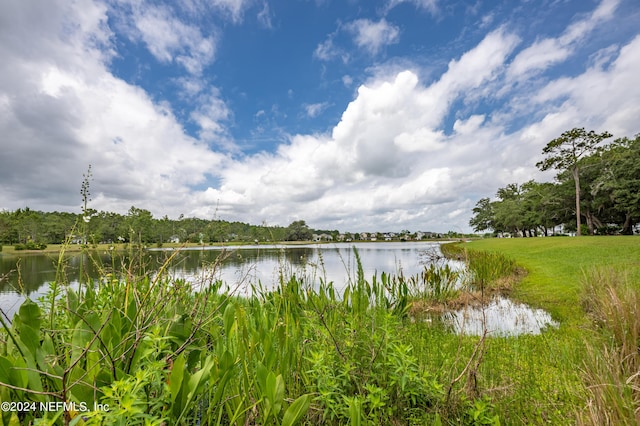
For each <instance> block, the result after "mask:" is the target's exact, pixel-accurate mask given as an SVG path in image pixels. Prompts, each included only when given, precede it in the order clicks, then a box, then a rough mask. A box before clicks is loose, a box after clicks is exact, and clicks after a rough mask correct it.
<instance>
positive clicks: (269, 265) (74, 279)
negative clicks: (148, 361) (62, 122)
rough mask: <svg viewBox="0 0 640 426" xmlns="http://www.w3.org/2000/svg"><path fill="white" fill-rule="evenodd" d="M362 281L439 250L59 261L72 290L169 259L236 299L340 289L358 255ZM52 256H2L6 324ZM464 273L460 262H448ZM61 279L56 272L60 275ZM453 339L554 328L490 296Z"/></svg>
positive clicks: (327, 248) (415, 264) (408, 268)
mask: <svg viewBox="0 0 640 426" xmlns="http://www.w3.org/2000/svg"><path fill="white" fill-rule="evenodd" d="M354 248H355V249H357V253H358V255H359V257H360V260H361V264H362V268H363V270H364V275H365V278H366V279H370V278H371V277H372V276H373V275H375V274H377V275H378V276H380V274H381V273H382V272H386V273H389V274H397V273H399V272H400V271H402V273H403V274H404V275H405V276H411V275H415V274H417V273H419V272H420V271H421V270H422V268H423V267H424V266H425V265H427V264H428V263H429V261H430V259H431V256H430V255H434V254H436V255H437V254H440V249H439V244H438V243H430V242H411V243H400V242H397V243H396V242H389V243H386V242H385V243H355V244H354V243H337V244H323V245H301V246H241V247H226V248H220V247H205V248H204V249H203V248H192V249H184V250H181V251H178V252H177V253H176V252H174V251H172V250H162V249H152V250H148V251H146V252H144V259H143V261H142V262H141V263H140V262H139V256H135V257H133V259H135V260H136V262H135V263H132V258H131V257H129V256H128V255H126V254H123V253H113V252H111V253H110V252H102V253H93V254H91V255H90V256H88V255H82V254H71V255H68V256H66V257H65V258H64V263H65V265H66V266H65V268H64V271H65V278H64V282H68V283H70V284H71V285H72V286H77V285H78V281H79V276H80V273H81V271H82V273H83V275H84V276H86V277H89V278H91V279H94V280H98V279H99V278H101V277H103V276H104V274H105V273H116V274H121V273H123V271H126V270H128V269H129V270H130V269H132V268H134V267H135V268H144V271H145V272H146V273H147V274H150V275H153V274H155V273H156V271H157V270H158V268H159V267H160V265H162V264H163V263H164V262H165V261H166V260H167V258H168V257H170V256H172V255H175V257H174V258H173V259H172V262H171V264H170V265H171V267H170V268H169V271H168V273H169V274H170V275H171V276H173V277H175V278H181V279H185V280H186V281H188V282H190V283H191V284H192V285H193V286H194V287H196V288H197V287H198V286H200V285H206V284H207V283H209V282H211V280H221V281H222V282H224V283H225V285H226V287H227V289H228V290H229V291H231V292H234V293H235V294H241V295H242V294H244V295H248V294H250V292H251V287H252V285H256V284H258V283H260V284H261V285H262V286H263V287H264V288H273V287H275V286H276V285H277V284H278V283H279V277H280V276H281V275H283V276H285V277H289V276H292V275H295V276H296V277H297V278H299V279H302V280H304V281H305V283H306V284H308V285H312V286H313V285H315V286H317V285H318V284H319V282H320V280H323V281H325V282H333V283H334V285H335V287H336V289H337V290H342V289H343V288H344V287H345V286H346V285H347V284H348V283H349V282H350V281H353V280H355V279H356V276H357V268H358V267H357V259H356V250H354ZM57 263H58V256H57V255H45V254H29V255H25V256H22V257H20V258H18V257H15V256H6V255H4V256H2V255H0V278H3V277H4V279H2V281H1V282H0V309H2V311H3V312H4V314H5V315H7V316H8V317H9V318H11V317H13V314H14V312H15V311H16V310H17V309H18V307H19V306H20V304H21V303H22V302H23V301H24V300H25V297H26V296H28V297H30V298H31V299H37V298H38V297H40V296H43V295H44V294H45V293H46V292H47V289H48V288H49V285H50V283H51V282H52V281H55V280H56V273H57V272H56V269H57V267H56V265H57ZM449 265H450V266H452V267H454V268H456V269H462V268H463V267H464V265H463V264H462V262H449ZM58 273H59V272H58ZM443 319H444V320H445V321H446V322H448V323H449V324H450V325H451V326H452V327H453V329H454V330H455V331H456V332H458V333H465V334H482V331H483V324H484V325H486V326H487V329H488V330H489V332H490V333H491V334H492V335H517V334H523V333H527V334H538V333H540V332H542V331H543V330H544V329H545V327H548V326H557V325H558V324H557V323H555V322H554V321H553V320H552V318H551V316H550V315H549V314H548V313H547V312H545V311H542V310H540V309H531V308H530V307H528V306H526V305H523V304H520V303H514V302H512V301H511V300H509V299H506V298H496V299H495V300H494V301H493V302H491V303H489V304H488V305H487V306H485V308H484V311H483V310H482V309H478V308H469V309H465V310H461V311H458V312H451V313H449V314H446V315H445V317H444V318H443Z"/></svg>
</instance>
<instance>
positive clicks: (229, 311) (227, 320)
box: [223, 303, 236, 339]
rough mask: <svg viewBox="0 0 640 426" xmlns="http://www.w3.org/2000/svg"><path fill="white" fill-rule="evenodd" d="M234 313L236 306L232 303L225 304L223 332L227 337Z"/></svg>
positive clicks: (233, 320) (233, 319)
mask: <svg viewBox="0 0 640 426" xmlns="http://www.w3.org/2000/svg"><path fill="white" fill-rule="evenodd" d="M235 314H236V307H235V306H234V304H233V303H229V305H227V307H226V308H225V310H224V314H223V322H224V333H225V336H226V337H227V339H228V338H229V335H230V334H229V333H230V332H231V327H233V324H234V323H235Z"/></svg>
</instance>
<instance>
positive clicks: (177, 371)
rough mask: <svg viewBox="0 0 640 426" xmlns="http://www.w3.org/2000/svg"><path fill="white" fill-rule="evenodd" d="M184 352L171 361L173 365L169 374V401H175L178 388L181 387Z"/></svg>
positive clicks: (178, 391)
mask: <svg viewBox="0 0 640 426" xmlns="http://www.w3.org/2000/svg"><path fill="white" fill-rule="evenodd" d="M184 365H185V359H184V353H181V354H180V355H178V357H177V358H176V359H175V360H174V361H173V367H172V368H171V374H170V375H169V390H170V391H171V402H172V403H173V404H175V403H176V399H177V398H178V394H179V393H180V389H182V379H183V377H184V373H185V371H184Z"/></svg>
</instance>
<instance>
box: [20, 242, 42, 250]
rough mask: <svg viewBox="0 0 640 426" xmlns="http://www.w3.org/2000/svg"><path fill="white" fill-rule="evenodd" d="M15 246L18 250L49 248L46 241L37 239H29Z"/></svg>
mask: <svg viewBox="0 0 640 426" xmlns="http://www.w3.org/2000/svg"><path fill="white" fill-rule="evenodd" d="M13 248H14V249H15V250H17V251H21V250H44V249H46V248H47V244H46V243H37V242H35V241H27V242H26V243H24V244H22V243H21V244H16V245H14V246H13Z"/></svg>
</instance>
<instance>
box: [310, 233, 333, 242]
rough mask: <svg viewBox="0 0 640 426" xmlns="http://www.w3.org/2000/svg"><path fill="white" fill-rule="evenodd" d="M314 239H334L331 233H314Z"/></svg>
mask: <svg viewBox="0 0 640 426" xmlns="http://www.w3.org/2000/svg"><path fill="white" fill-rule="evenodd" d="M312 240H313V241H333V237H332V236H331V235H329V234H313V236H312Z"/></svg>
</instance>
